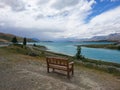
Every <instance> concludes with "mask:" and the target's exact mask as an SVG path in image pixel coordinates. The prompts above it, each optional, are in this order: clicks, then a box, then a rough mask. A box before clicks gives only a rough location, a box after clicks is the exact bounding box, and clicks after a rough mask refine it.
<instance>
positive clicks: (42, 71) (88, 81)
mask: <svg viewBox="0 0 120 90" xmlns="http://www.w3.org/2000/svg"><path fill="white" fill-rule="evenodd" d="M31 53H32V54H31ZM33 53H34V54H33ZM50 55H52V56H59V57H66V56H64V55H63V56H61V55H59V54H55V53H50V52H43V48H42V50H41V48H39V50H38V47H37V48H36V47H34V49H33V48H32V47H29V48H26V47H21V46H9V47H2V48H0V90H120V86H119V85H120V77H119V76H114V75H112V74H109V73H105V72H103V71H99V70H96V69H89V68H87V67H85V66H84V64H82V63H78V62H76V64H75V68H74V70H75V74H74V76H73V77H71V79H70V80H68V79H67V78H66V73H65V72H63V71H57V70H56V71H55V72H52V71H51V73H47V71H46V61H45V57H46V56H50Z"/></svg>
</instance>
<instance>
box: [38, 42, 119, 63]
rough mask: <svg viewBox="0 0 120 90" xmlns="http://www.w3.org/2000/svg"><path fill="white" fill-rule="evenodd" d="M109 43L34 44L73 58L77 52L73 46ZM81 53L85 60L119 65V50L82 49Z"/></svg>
mask: <svg viewBox="0 0 120 90" xmlns="http://www.w3.org/2000/svg"><path fill="white" fill-rule="evenodd" d="M110 43H112V42H39V43H36V44H37V45H44V46H46V47H47V48H48V49H49V51H53V52H57V53H62V54H66V55H71V56H74V55H75V54H76V52H77V50H76V48H77V47H76V46H75V45H86V44H110ZM81 53H82V55H83V56H85V57H86V58H90V59H95V60H103V61H108V62H116V63H120V51H119V50H109V49H100V48H87V47H82V50H81Z"/></svg>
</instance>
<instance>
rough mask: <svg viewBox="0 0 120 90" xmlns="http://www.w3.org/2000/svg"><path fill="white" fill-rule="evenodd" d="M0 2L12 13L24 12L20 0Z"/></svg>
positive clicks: (3, 0)
mask: <svg viewBox="0 0 120 90" xmlns="http://www.w3.org/2000/svg"><path fill="white" fill-rule="evenodd" d="M0 2H1V3H3V4H5V5H6V6H9V7H10V8H11V9H12V10H13V11H23V10H25V5H24V2H23V1H22V0H0Z"/></svg>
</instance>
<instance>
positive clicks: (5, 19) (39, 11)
mask: <svg viewBox="0 0 120 90" xmlns="http://www.w3.org/2000/svg"><path fill="white" fill-rule="evenodd" d="M0 1H1V2H0V6H1V8H0V26H1V27H13V28H15V29H14V30H16V31H17V32H21V34H20V35H22V32H23V36H24V35H27V36H29V37H37V38H41V37H42V38H43V39H47V38H48V37H49V38H51V39H54V38H57V39H58V38H85V37H92V36H94V35H103V34H109V33H112V32H119V31H120V30H119V28H120V24H119V23H120V16H119V15H120V7H117V8H115V9H113V10H110V11H107V12H105V13H102V14H100V15H98V16H96V17H94V18H93V19H92V20H91V21H90V22H89V23H87V24H86V23H85V19H86V17H87V16H88V15H89V14H90V13H92V6H93V5H94V4H96V2H95V0H76V1H74V0H10V1H9V2H7V0H0ZM63 3H64V4H63ZM16 6H17V8H16ZM16 11H17V12H16ZM0 30H1V29H0ZM7 30H8V31H6V32H12V33H14V31H13V30H12V29H8V28H7ZM15 34H16V33H15Z"/></svg>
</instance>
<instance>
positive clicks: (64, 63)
mask: <svg viewBox="0 0 120 90" xmlns="http://www.w3.org/2000/svg"><path fill="white" fill-rule="evenodd" d="M46 60H47V64H55V65H60V66H67V65H68V63H69V62H68V59H63V58H55V57H47V58H46Z"/></svg>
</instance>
